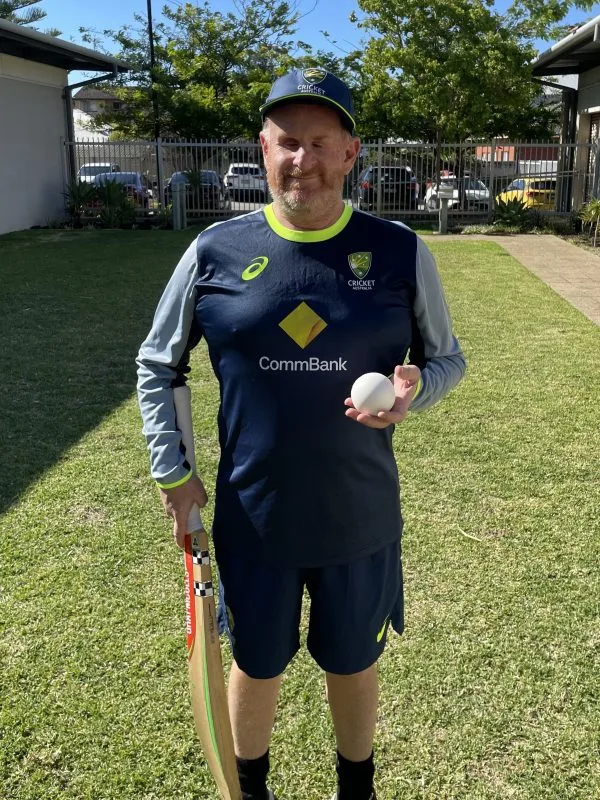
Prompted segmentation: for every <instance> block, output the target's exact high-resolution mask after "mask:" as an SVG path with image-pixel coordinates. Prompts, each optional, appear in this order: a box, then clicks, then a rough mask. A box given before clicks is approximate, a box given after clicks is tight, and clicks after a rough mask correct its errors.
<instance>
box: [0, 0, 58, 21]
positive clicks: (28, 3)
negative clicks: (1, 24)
mask: <svg viewBox="0 0 600 800" xmlns="http://www.w3.org/2000/svg"><path fill="white" fill-rule="evenodd" d="M39 1H40V0H0V19H7V20H8V21H9V22H16V23H17V24H18V25H31V24H32V23H33V22H39V21H40V20H41V19H44V17H46V16H47V14H46V12H45V11H42V9H41V8H32V6H36V5H37V4H38V2H39ZM23 9H27V10H26V11H23ZM21 11H23V13H19V12H21Z"/></svg>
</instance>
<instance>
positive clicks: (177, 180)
mask: <svg viewBox="0 0 600 800" xmlns="http://www.w3.org/2000/svg"><path fill="white" fill-rule="evenodd" d="M175 184H183V185H184V186H185V187H186V204H187V207H188V209H190V210H195V209H196V210H203V211H206V210H212V211H216V210H221V211H222V210H223V209H226V208H228V207H229V193H228V192H227V190H226V189H225V186H224V185H223V182H222V181H221V178H220V176H219V174H218V173H217V172H215V171H214V170H211V169H202V170H199V171H198V172H192V171H189V170H186V171H185V172H174V173H173V174H172V175H171V177H170V178H169V180H168V181H167V185H166V187H165V205H167V206H168V205H170V204H171V203H172V202H173V186H174V185H175Z"/></svg>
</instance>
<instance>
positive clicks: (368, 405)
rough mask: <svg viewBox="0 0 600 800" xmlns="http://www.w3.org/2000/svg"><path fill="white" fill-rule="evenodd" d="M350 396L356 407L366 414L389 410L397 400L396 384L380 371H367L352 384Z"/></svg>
mask: <svg viewBox="0 0 600 800" xmlns="http://www.w3.org/2000/svg"><path fill="white" fill-rule="evenodd" d="M350 397H351V398H352V403H353V404H354V408H356V409H358V410H359V411H363V412H364V413H365V414H377V413H378V412H379V411H389V410H390V409H391V407H392V406H393V405H394V403H395V402H396V395H395V392H394V384H393V383H392V382H391V380H390V379H389V378H386V376H385V375H382V374H381V373H380V372H365V374H364V375H361V376H360V378H357V379H356V380H355V381H354V383H353V384H352V390H351V391H350Z"/></svg>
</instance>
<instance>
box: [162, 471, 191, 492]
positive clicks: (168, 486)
mask: <svg viewBox="0 0 600 800" xmlns="http://www.w3.org/2000/svg"><path fill="white" fill-rule="evenodd" d="M193 474H194V473H193V471H192V470H190V471H189V472H188V474H187V475H184V476H183V478H181V480H178V481H175V483H160V481H156V483H157V485H158V486H159V488H161V489H176V488H177V487H178V486H183V484H184V483H187V482H188V481H189V479H190V478H191V477H192V475H193Z"/></svg>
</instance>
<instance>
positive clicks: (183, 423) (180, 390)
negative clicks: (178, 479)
mask: <svg viewBox="0 0 600 800" xmlns="http://www.w3.org/2000/svg"><path fill="white" fill-rule="evenodd" d="M173 402H174V403H175V414H176V416H177V426H178V428H179V430H180V431H181V441H182V442H183V446H184V448H185V457H186V458H187V460H188V463H189V465H190V466H191V468H192V469H193V471H194V472H196V453H195V451H194V429H193V427H192V393H191V391H190V387H189V386H188V385H187V384H186V385H185V386H177V387H176V388H175V389H173ZM203 530H204V525H203V524H202V518H201V517H200V509H199V508H198V506H194V507H193V508H192V510H191V511H190V516H189V519H188V533H194V532H195V531H203Z"/></svg>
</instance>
